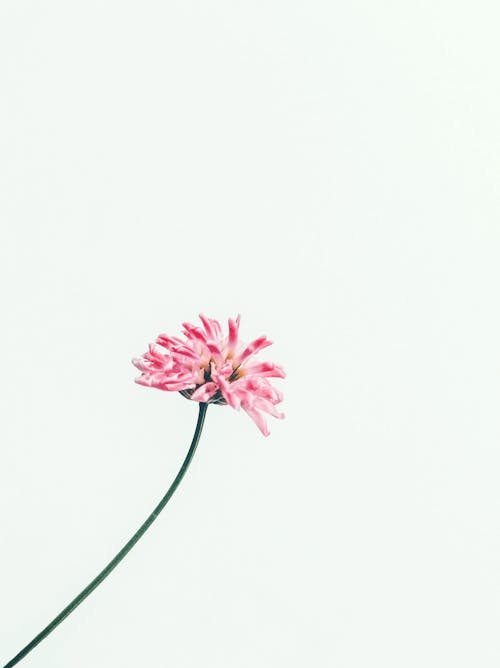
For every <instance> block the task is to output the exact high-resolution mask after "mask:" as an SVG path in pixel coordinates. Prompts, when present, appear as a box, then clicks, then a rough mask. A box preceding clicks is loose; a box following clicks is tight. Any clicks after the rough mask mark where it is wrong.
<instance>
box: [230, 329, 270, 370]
mask: <svg viewBox="0 0 500 668" xmlns="http://www.w3.org/2000/svg"><path fill="white" fill-rule="evenodd" d="M270 345H272V341H269V339H267V338H266V337H265V336H260V337H259V338H258V339H255V341H252V343H249V344H248V345H247V347H246V348H244V349H243V350H242V351H241V353H240V354H239V355H237V356H236V357H235V358H234V363H235V364H241V363H242V362H244V361H245V360H246V359H247V358H248V357H250V356H251V355H254V354H255V353H258V352H259V351H260V350H263V349H264V348H267V346H270Z"/></svg>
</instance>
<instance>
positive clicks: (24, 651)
mask: <svg viewBox="0 0 500 668" xmlns="http://www.w3.org/2000/svg"><path fill="white" fill-rule="evenodd" d="M207 407H208V404H203V403H200V408H199V413H198V421H197V423H196V429H195V432H194V436H193V440H192V442H191V446H190V448H189V451H188V453H187V455H186V458H185V459H184V461H183V463H182V466H181V468H180V469H179V473H178V474H177V475H176V477H175V479H174V481H173V483H172V484H171V485H170V487H169V488H168V491H167V493H166V494H165V496H164V497H163V499H162V500H161V501H160V503H159V504H158V505H157V506H156V508H155V509H154V510H153V512H152V513H151V515H150V516H149V517H148V518H147V520H146V521H145V522H144V524H142V525H141V527H140V528H139V529H138V530H137V531H136V533H135V534H134V535H133V536H132V538H131V539H130V540H129V541H128V543H126V544H125V545H124V546H123V547H122V549H121V550H120V551H119V552H118V554H117V555H116V557H114V559H112V560H111V561H110V562H109V564H108V565H107V566H106V567H105V568H103V570H102V571H101V572H100V573H99V575H97V576H96V577H95V578H94V579H93V580H92V582H90V583H89V584H88V585H87V586H86V587H85V589H84V590H83V591H81V592H80V593H79V594H78V596H76V598H74V599H73V600H72V601H71V603H70V604H69V605H67V606H66V607H65V608H64V610H62V611H61V612H60V613H59V614H58V615H57V617H54V619H53V620H52V621H51V622H50V624H49V625H48V626H46V627H45V628H44V629H43V631H40V633H39V634H38V635H37V636H36V637H35V638H33V640H32V641H31V642H30V643H28V644H27V645H26V647H24V649H22V650H21V651H20V652H19V653H18V654H16V656H15V657H14V658H13V659H11V660H10V661H9V663H7V664H5V666H4V668H11V667H12V666H15V665H16V664H17V663H19V661H21V659H23V658H24V657H25V656H26V655H27V654H28V653H29V652H31V650H32V649H34V648H35V647H36V646H37V645H38V644H39V643H41V642H42V640H43V639H44V638H46V637H47V636H48V635H49V634H50V633H52V631H53V630H54V629H55V628H56V626H58V625H59V624H60V623H61V622H62V621H63V620H64V619H66V617H67V616H68V615H70V614H71V613H72V612H73V610H75V608H77V607H78V606H79V605H80V603H81V602H82V601H84V600H85V599H86V598H87V596H88V595H89V594H91V593H92V592H93V591H94V589H96V588H97V587H98V586H99V585H100V584H101V582H103V580H105V579H106V578H107V577H108V575H109V574H110V573H111V571H112V570H114V569H115V568H116V567H117V566H118V564H119V563H120V561H121V560H122V559H123V558H124V557H125V555H126V554H127V553H128V552H130V550H131V549H132V548H133V547H134V545H135V544H136V543H137V541H138V540H139V539H140V538H141V537H142V536H143V535H144V534H145V533H146V531H147V530H148V529H149V527H150V526H151V525H152V524H153V522H154V521H155V519H156V518H157V517H158V515H159V514H160V513H161V511H162V510H163V508H165V506H166V505H167V503H168V502H169V500H170V498H171V497H172V495H173V493H174V492H175V490H176V489H177V487H178V486H179V483H180V482H181V480H182V478H183V477H184V474H185V473H186V471H187V469H188V467H189V464H190V463H191V460H192V459H193V455H194V453H195V450H196V447H197V445H198V441H199V440H200V436H201V432H202V429H203V423H204V421H205V414H206V412H207Z"/></svg>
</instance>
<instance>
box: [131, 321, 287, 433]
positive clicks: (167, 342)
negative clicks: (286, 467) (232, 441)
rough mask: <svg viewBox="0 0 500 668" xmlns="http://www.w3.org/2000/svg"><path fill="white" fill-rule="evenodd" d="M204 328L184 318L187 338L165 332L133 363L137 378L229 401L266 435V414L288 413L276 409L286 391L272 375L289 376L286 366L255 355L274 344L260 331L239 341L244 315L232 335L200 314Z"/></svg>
mask: <svg viewBox="0 0 500 668" xmlns="http://www.w3.org/2000/svg"><path fill="white" fill-rule="evenodd" d="M200 320H201V322H202V324H203V328H201V327H197V326H195V325H191V324H190V323H188V322H185V323H183V325H182V326H183V327H184V329H183V331H182V333H183V335H184V337H185V338H184V340H183V339H180V338H178V337H175V336H168V335H167V334H160V335H159V336H158V338H157V339H156V343H155V344H150V345H149V349H148V351H147V352H146V353H144V355H142V357H140V358H138V359H134V360H132V361H133V364H134V365H135V366H136V367H137V368H138V369H139V370H140V371H141V375H140V376H139V377H138V378H137V379H136V383H139V384H140V385H146V386H147V387H156V388H158V389H159V390H165V391H178V392H180V393H181V394H182V396H184V397H186V398H187V399H191V400H193V401H200V402H203V403H211V404H221V405H225V404H229V406H231V407H232V408H236V409H237V410H239V409H240V408H243V410H244V411H246V412H247V413H248V415H249V416H250V417H251V418H252V420H253V421H254V422H255V424H256V425H257V427H258V428H259V429H260V431H261V432H262V433H263V434H264V436H268V435H269V430H268V427H267V423H266V420H265V419H264V415H263V413H269V415H272V416H273V417H277V418H283V417H285V416H284V415H283V413H280V412H279V411H278V410H277V409H276V404H278V403H279V402H280V401H281V400H282V399H283V395H282V394H281V392H279V391H278V390H277V389H276V388H275V387H273V386H272V385H271V383H270V382H269V380H268V378H284V377H285V372H284V371H283V369H282V367H280V366H278V365H277V364H273V363H272V362H259V361H257V360H255V359H253V356H254V355H255V354H256V353H258V352H260V351H261V350H263V349H264V348H267V346H270V345H271V344H272V341H269V339H267V338H266V337H265V336H260V337H259V338H258V339H255V340H254V341H252V342H251V343H249V344H244V343H241V342H240V341H239V340H238V330H239V326H240V316H239V315H238V317H237V318H236V319H235V320H231V319H229V320H228V325H229V328H228V334H227V335H225V334H223V332H222V328H221V326H220V323H219V322H218V321H217V320H213V319H211V318H206V317H205V316H204V315H200Z"/></svg>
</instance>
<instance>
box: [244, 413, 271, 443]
mask: <svg viewBox="0 0 500 668" xmlns="http://www.w3.org/2000/svg"><path fill="white" fill-rule="evenodd" d="M242 408H243V410H244V411H246V412H247V413H248V415H249V416H250V417H251V418H252V420H253V421H254V422H255V424H256V425H257V427H258V428H259V429H260V431H261V432H262V433H263V434H264V436H269V434H270V433H271V432H270V431H269V429H268V426H267V422H266V420H265V418H264V416H263V415H262V413H259V411H258V410H256V409H255V408H248V407H245V406H242Z"/></svg>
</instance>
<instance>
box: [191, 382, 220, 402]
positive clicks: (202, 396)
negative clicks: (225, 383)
mask: <svg viewBox="0 0 500 668" xmlns="http://www.w3.org/2000/svg"><path fill="white" fill-rule="evenodd" d="M218 389H219V388H218V387H217V385H216V384H215V383H205V385H201V387H199V388H198V389H197V390H195V391H194V392H193V394H192V395H191V399H192V400H193V401H200V402H202V403H203V402H206V401H208V400H209V399H210V398H211V397H213V396H214V394H215V393H216V392H217V390H218Z"/></svg>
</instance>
